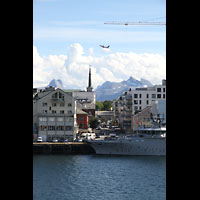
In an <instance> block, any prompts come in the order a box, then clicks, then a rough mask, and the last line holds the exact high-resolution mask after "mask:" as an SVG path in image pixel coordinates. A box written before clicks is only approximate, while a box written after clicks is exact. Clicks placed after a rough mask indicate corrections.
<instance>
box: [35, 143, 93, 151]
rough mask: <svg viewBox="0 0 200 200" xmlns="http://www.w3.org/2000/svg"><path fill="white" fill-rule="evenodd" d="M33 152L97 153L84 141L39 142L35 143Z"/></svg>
mask: <svg viewBox="0 0 200 200" xmlns="http://www.w3.org/2000/svg"><path fill="white" fill-rule="evenodd" d="M33 154H95V151H94V149H93V148H92V147H91V146H90V145H89V144H87V143H84V142H67V143H62V142H57V143H51V142H41V143H39V142H37V143H33Z"/></svg>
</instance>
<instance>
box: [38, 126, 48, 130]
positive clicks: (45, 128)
mask: <svg viewBox="0 0 200 200" xmlns="http://www.w3.org/2000/svg"><path fill="white" fill-rule="evenodd" d="M39 129H40V131H46V130H47V126H40V127H39Z"/></svg>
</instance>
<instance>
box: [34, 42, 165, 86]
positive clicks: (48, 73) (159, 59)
mask: <svg viewBox="0 0 200 200" xmlns="http://www.w3.org/2000/svg"><path fill="white" fill-rule="evenodd" d="M89 65H91V69H92V86H93V87H94V88H96V87H97V86H98V85H100V84H102V83H103V82H105V81H115V82H119V81H122V80H127V79H128V78H129V77H130V76H133V77H134V78H136V79H139V80H140V78H144V79H146V80H149V81H150V82H151V83H153V84H161V81H162V79H164V78H166V61H165V59H164V57H163V56H161V55H159V54H147V53H144V54H136V53H134V52H129V53H121V52H118V53H112V54H107V53H106V55H104V56H101V57H96V56H95V54H94V49H92V48H90V49H89V55H88V56H86V55H84V49H83V47H82V46H81V45H80V44H78V43H75V44H72V45H70V46H69V48H68V52H67V55H49V56H46V57H41V56H40V55H39V53H38V50H37V48H36V47H35V46H33V80H34V82H33V86H34V87H40V86H46V85H48V84H49V82H50V81H51V80H52V79H54V78H55V79H61V80H62V82H63V85H64V87H65V88H74V89H86V87H87V85H88V68H89Z"/></svg>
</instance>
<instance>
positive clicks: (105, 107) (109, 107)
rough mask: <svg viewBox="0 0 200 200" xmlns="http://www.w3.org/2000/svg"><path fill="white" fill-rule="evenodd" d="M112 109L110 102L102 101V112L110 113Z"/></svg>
mask: <svg viewBox="0 0 200 200" xmlns="http://www.w3.org/2000/svg"><path fill="white" fill-rule="evenodd" d="M111 107H112V101H108V100H106V101H104V102H103V110H106V111H110V110H111Z"/></svg>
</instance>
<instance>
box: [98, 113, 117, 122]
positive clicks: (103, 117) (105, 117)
mask: <svg viewBox="0 0 200 200" xmlns="http://www.w3.org/2000/svg"><path fill="white" fill-rule="evenodd" d="M95 115H96V117H97V119H98V120H100V121H106V122H108V121H111V122H113V121H114V112H113V111H96V114H95Z"/></svg>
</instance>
